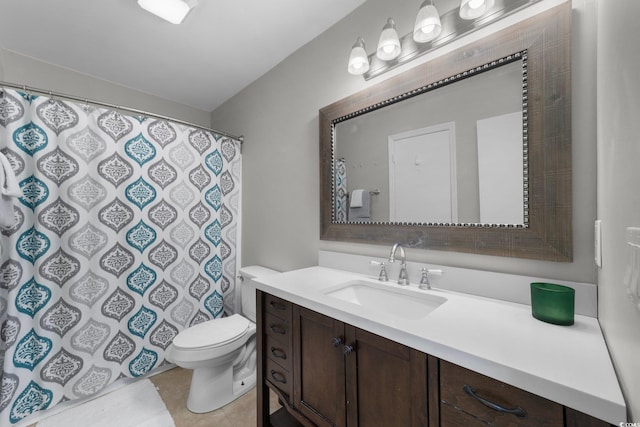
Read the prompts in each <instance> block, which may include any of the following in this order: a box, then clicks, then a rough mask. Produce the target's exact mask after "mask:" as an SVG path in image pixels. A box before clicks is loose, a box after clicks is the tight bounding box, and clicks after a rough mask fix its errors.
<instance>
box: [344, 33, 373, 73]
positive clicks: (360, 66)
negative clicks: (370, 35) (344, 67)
mask: <svg viewBox="0 0 640 427" xmlns="http://www.w3.org/2000/svg"><path fill="white" fill-rule="evenodd" d="M348 70H349V73H350V74H353V75H356V76H359V75H361V74H364V73H366V72H367V71H369V57H368V56H367V51H366V50H365V48H364V39H363V38H362V37H358V39H357V40H356V44H354V45H353V47H352V48H351V55H349V67H348Z"/></svg>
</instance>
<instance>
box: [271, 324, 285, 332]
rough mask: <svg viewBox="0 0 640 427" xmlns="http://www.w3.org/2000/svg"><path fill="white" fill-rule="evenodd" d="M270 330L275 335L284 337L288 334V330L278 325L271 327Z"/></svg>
mask: <svg viewBox="0 0 640 427" xmlns="http://www.w3.org/2000/svg"><path fill="white" fill-rule="evenodd" d="M269 329H271V331H272V332H273V333H274V334H280V335H284V334H286V333H287V330H286V329H285V328H283V327H282V326H280V325H276V324H272V325H269Z"/></svg>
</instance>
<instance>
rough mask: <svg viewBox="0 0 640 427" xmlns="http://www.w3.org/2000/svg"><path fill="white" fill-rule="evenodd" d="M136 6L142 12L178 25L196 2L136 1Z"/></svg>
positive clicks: (176, 0)
mask: <svg viewBox="0 0 640 427" xmlns="http://www.w3.org/2000/svg"><path fill="white" fill-rule="evenodd" d="M138 4H139V5H140V7H141V8H143V9H144V10H146V11H148V12H151V13H153V14H154V15H156V16H159V17H160V18H162V19H164V20H165V21H169V22H171V23H172V24H180V23H181V22H182V21H183V20H184V18H185V17H186V16H187V14H188V13H189V11H190V10H191V8H193V7H194V6H196V5H197V1H196V0H189V1H185V0H138Z"/></svg>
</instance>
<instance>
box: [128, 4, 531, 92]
mask: <svg viewBox="0 0 640 427" xmlns="http://www.w3.org/2000/svg"><path fill="white" fill-rule="evenodd" d="M138 1H143V0H138ZM147 1H149V0H147ZM150 1H157V0H150ZM540 1H542V0H500V1H496V0H460V7H459V8H457V7H456V8H454V9H452V10H448V11H446V12H445V13H443V14H442V15H440V14H439V13H438V10H437V8H436V5H435V0H422V4H421V5H420V9H419V10H418V14H417V15H416V22H415V25H414V28H413V31H411V32H410V33H408V34H406V35H405V36H404V37H402V38H398V33H397V32H396V28H395V22H394V21H393V19H391V18H389V19H388V21H387V23H386V25H385V26H384V28H383V29H382V33H381V34H380V41H379V42H378V47H377V49H376V51H375V52H374V53H372V54H371V55H367V53H366V51H365V47H364V41H363V40H362V38H361V37H358V39H357V41H356V44H354V45H353V47H352V48H351V54H350V55H349V65H348V70H349V73H351V74H354V75H362V77H363V78H364V79H365V80H369V79H372V78H373V77H376V76H379V75H381V74H384V73H386V72H387V71H390V70H392V69H394V68H396V67H399V66H400V65H403V64H406V63H407V62H409V61H412V60H414V59H416V58H418V57H420V56H421V55H424V54H425V53H427V52H430V51H432V50H434V49H436V48H439V47H442V46H445V45H446V44H448V43H451V42H452V41H454V40H457V39H458V38H460V37H463V36H466V35H468V34H470V33H472V32H474V31H476V30H478V29H480V28H483V27H485V26H487V25H489V24H491V23H494V22H496V21H498V20H500V19H502V18H505V17H507V16H509V15H511V14H513V13H515V12H517V11H519V10H521V9H524V8H526V7H528V6H531V5H533V4H535V3H538V2H540Z"/></svg>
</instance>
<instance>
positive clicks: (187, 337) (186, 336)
mask: <svg viewBox="0 0 640 427" xmlns="http://www.w3.org/2000/svg"><path fill="white" fill-rule="evenodd" d="M247 329H249V320H248V319H246V318H244V317H242V316H241V315H239V314H233V315H231V316H229V317H223V318H220V319H213V320H208V321H206V322H202V323H199V324H197V325H195V326H192V327H190V328H187V329H185V330H184V331H182V332H180V333H179V334H178V335H177V336H176V337H175V338H174V339H173V345H174V347H177V348H182V349H196V348H202V347H217V346H220V345H224V344H227V343H229V342H231V341H234V340H236V339H238V338H240V337H241V336H242V335H244V334H245V332H246V331H247Z"/></svg>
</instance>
